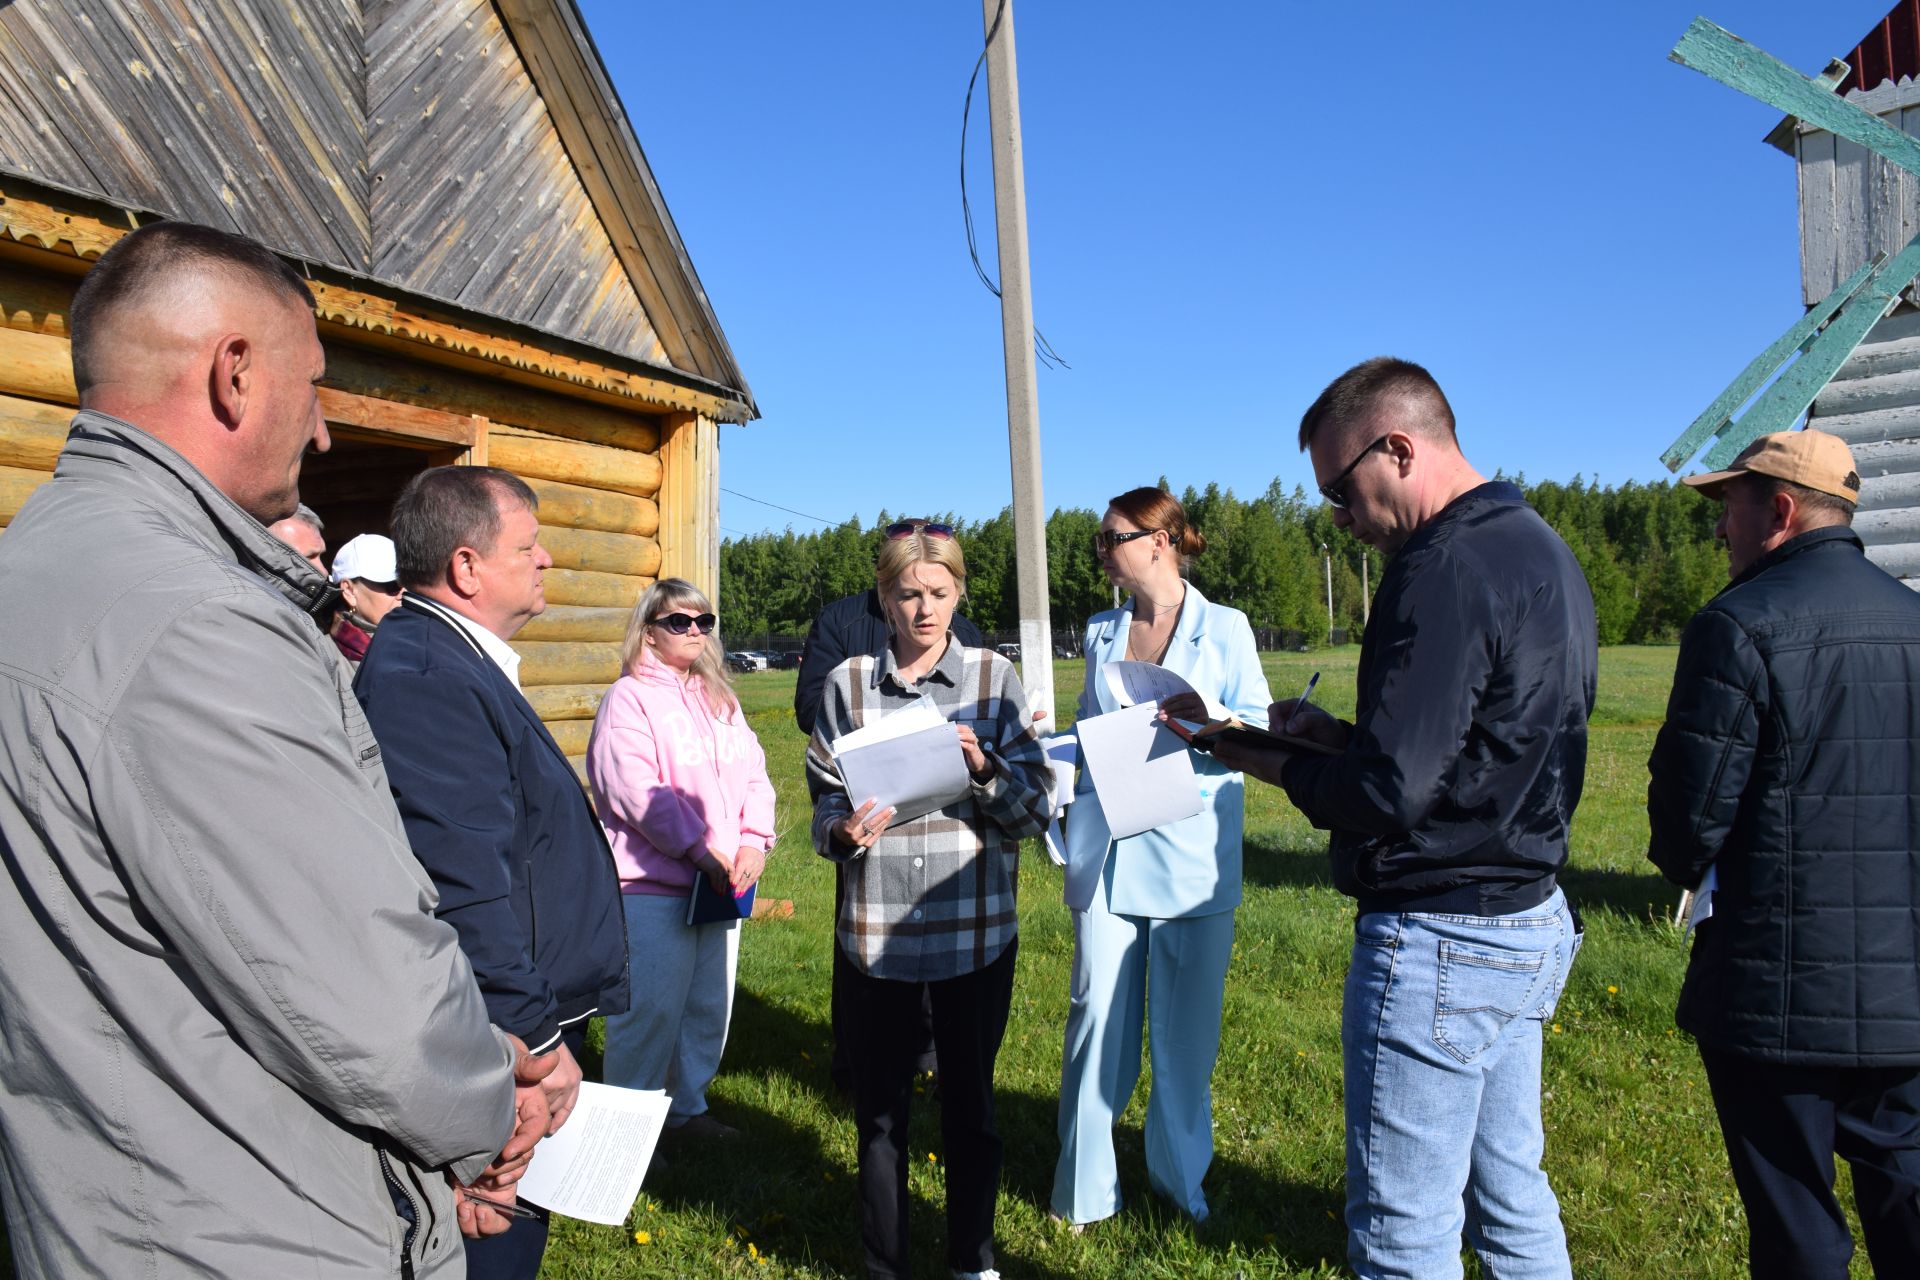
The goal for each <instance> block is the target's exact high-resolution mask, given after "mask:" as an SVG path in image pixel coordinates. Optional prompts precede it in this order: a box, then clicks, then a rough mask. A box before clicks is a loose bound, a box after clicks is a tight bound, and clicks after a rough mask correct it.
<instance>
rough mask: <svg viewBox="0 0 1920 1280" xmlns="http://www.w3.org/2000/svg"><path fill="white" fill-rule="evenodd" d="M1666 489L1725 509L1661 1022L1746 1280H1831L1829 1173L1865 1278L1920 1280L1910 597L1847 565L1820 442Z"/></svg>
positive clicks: (1662, 837) (1690, 643)
mask: <svg viewBox="0 0 1920 1280" xmlns="http://www.w3.org/2000/svg"><path fill="white" fill-rule="evenodd" d="M1686 483H1687V484H1689V485H1692V486H1694V487H1695V488H1697V489H1699V490H1700V491H1701V492H1702V493H1704V494H1706V495H1707V496H1708V497H1710V498H1714V499H1717V500H1718V501H1719V502H1720V504H1721V512H1720V521H1719V523H1718V524H1717V525H1716V526H1715V530H1714V531H1715V533H1716V534H1717V536H1719V537H1720V538H1721V539H1722V540H1723V541H1725V542H1726V544H1727V559H1728V563H1729V567H1730V569H1731V573H1732V579H1733V580H1732V582H1731V583H1729V584H1728V586H1727V587H1726V589H1725V590H1723V591H1721V592H1720V594H1719V595H1717V596H1715V597H1714V598H1713V599H1712V600H1710V601H1708V602H1707V605H1706V607H1705V608H1703V609H1701V610H1700V612H1699V613H1698V614H1696V615H1695V616H1694V618H1693V620H1692V622H1690V623H1689V624H1688V625H1687V630H1686V634H1685V635H1684V636H1683V637H1682V638H1681V641H1680V658H1679V664H1678V670H1677V672H1676V673H1675V676H1674V685H1673V695H1672V697H1671V699H1670V700H1669V702H1668V704H1667V722H1666V725H1665V726H1664V727H1663V728H1662V729H1661V730H1660V735H1659V738H1658V739H1657V740H1656V741H1655V743H1654V747H1653V756H1652V758H1651V759H1650V760H1649V761H1648V762H1647V768H1648V770H1649V771H1650V772H1651V774H1652V777H1653V780H1652V783H1651V785H1649V787H1648V789H1647V815H1648V818H1649V821H1650V824H1651V828H1652V841H1651V844H1650V847H1649V850H1648V857H1650V858H1651V859H1652V860H1653V862H1654V864H1655V865H1656V866H1658V867H1659V868H1660V870H1661V871H1662V872H1663V873H1664V874H1665V875H1666V876H1667V878H1668V879H1670V880H1672V881H1674V882H1675V883H1676V884H1679V885H1682V886H1684V887H1686V888H1689V889H1694V890H1696V892H1697V893H1698V895H1699V897H1700V898H1702V899H1708V900H1709V905H1710V910H1711V915H1710V916H1706V917H1705V918H1704V919H1701V916H1702V914H1703V913H1704V909H1702V910H1701V911H1696V919H1699V920H1700V923H1699V926H1698V929H1697V931H1696V933H1695V938H1694V946H1693V956H1692V959H1691V961H1690V962H1689V964H1688V966H1687V977H1686V983H1685V985H1684V986H1683V987H1682V988H1681V992H1680V1007H1679V1011H1678V1015H1677V1021H1678V1022H1679V1024H1680V1026H1681V1027H1682V1028H1684V1029H1685V1030H1687V1031H1689V1032H1691V1033H1692V1034H1693V1036H1694V1038H1695V1039H1696V1040H1697V1041H1698V1044H1699V1048H1700V1057H1701V1061H1702V1062H1703V1063H1704V1064H1705V1066H1706V1072H1707V1082H1708V1084H1709V1085H1710V1086H1711V1087H1712V1090H1713V1101H1714V1107H1715V1109H1716V1110H1717V1111H1718V1112H1719V1116H1720V1131H1721V1134H1722V1136H1723V1137H1724V1138H1725V1139H1726V1144H1727V1156H1728V1160H1729V1162H1730V1163H1731V1164H1732V1166H1733V1177H1734V1182H1735V1183H1736V1185H1738V1187H1739V1189H1740V1198H1741V1200H1742V1201H1743V1202H1744V1203H1745V1205H1746V1210H1747V1231H1748V1244H1749V1258H1750V1261H1749V1266H1750V1268H1751V1270H1752V1273H1753V1275H1755V1276H1782V1277H1784V1276H1795V1277H1814V1276H1818V1277H1826V1276H1833V1277H1844V1276H1845V1275H1846V1274H1847V1266H1848V1259H1849V1258H1850V1257H1851V1256H1852V1254H1853V1239H1852V1236H1851V1234H1850V1233H1849V1231H1848V1228H1847V1222H1846V1219H1845V1217H1844V1216H1843V1215H1842V1212H1841V1209H1840V1205H1839V1203H1838V1202H1837V1201H1836V1200H1835V1199H1834V1195H1833V1178H1834V1166H1833V1156H1834V1153H1835V1152H1838V1153H1839V1154H1840V1155H1842V1156H1844V1157H1845V1158H1846V1159H1847V1161H1848V1163H1849V1164H1851V1165H1852V1167H1853V1187H1854V1200H1855V1203H1856V1205H1857V1207H1858V1209H1859V1212H1860V1221H1861V1226H1862V1229H1863V1232H1864V1234H1865V1236H1866V1246H1867V1254H1868V1256H1869V1257H1870V1258H1871V1259H1872V1262H1873V1270H1874V1273H1875V1274H1876V1275H1880V1276H1914V1275H1920V926H1916V923H1915V922H1916V920H1920V593H1916V592H1913V591H1910V590H1908V589H1907V588H1906V587H1905V586H1904V585H1902V584H1901V583H1899V582H1897V581H1895V580H1894V579H1893V578H1891V577H1889V576H1888V575H1887V574H1886V573H1884V572H1882V571H1881V570H1880V569H1879V568H1877V567H1875V566H1874V565H1873V564H1872V563H1871V562H1869V561H1868V560H1867V558H1866V554H1865V550H1864V548H1863V547H1862V546H1861V543H1860V539H1859V538H1858V537H1856V536H1855V535H1854V533H1853V530H1852V529H1851V528H1850V525H1851V524H1852V521H1853V509H1854V505H1855V503H1856V502H1857V501H1858V499H1859V495H1860V476H1859V473H1858V471H1857V470H1856V469H1855V466H1854V461H1853V455H1852V454H1851V453H1850V452H1849V451H1848V449H1847V446H1846V444H1845V442H1843V441H1842V440H1840V439H1838V438H1837V437H1835V436H1831V435H1828V434H1826V433H1825V432H1822V431H1784V432H1780V433H1778V434H1776V435H1769V436H1762V437H1761V438H1760V439H1759V440H1756V441H1755V442H1754V443H1753V444H1752V445H1751V446H1749V447H1748V448H1747V449H1746V450H1745V451H1744V452H1742V453H1741V454H1740V456H1739V457H1738V458H1736V459H1735V460H1734V462H1733V465H1732V466H1731V467H1729V468H1728V469H1727V470H1725V471H1717V472H1714V473H1712V474H1709V475H1701V476H1690V477H1688V478H1687V480H1686Z"/></svg>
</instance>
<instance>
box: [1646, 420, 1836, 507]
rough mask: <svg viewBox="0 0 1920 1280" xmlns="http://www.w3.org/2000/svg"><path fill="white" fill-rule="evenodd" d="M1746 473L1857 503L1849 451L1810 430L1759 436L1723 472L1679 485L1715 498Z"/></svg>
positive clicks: (1818, 432) (1708, 474)
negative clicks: (1769, 477) (1801, 486)
mask: <svg viewBox="0 0 1920 1280" xmlns="http://www.w3.org/2000/svg"><path fill="white" fill-rule="evenodd" d="M1748 472H1753V473H1754V474H1756V475H1763V476H1772V477H1773V478H1774V479H1776V480H1786V481H1790V482H1791V483H1793V484H1798V485H1804V486H1806V487H1807V488H1809V489H1814V490H1817V491H1819V492H1821V493H1827V494H1832V495H1833V496H1834V497H1836V498H1844V499H1846V500H1847V501H1848V502H1858V501H1860V473H1859V472H1858V471H1857V470H1855V469H1854V465H1853V450H1851V449H1849V448H1847V442H1846V441H1845V440H1842V439H1841V438H1840V437H1839V436H1833V435H1828V434H1827V433H1826V432H1824V431H1814V430H1812V429H1808V430H1805V431H1776V432H1774V433H1773V434H1772V435H1770V436H1761V437H1760V438H1759V439H1758V440H1755V441H1754V442H1753V443H1752V444H1750V445H1748V446H1747V447H1746V448H1744V449H1742V450H1741V451H1740V456H1739V457H1737V458H1735V459H1734V460H1733V463H1732V464H1731V465H1730V466H1728V468H1727V469H1726V470H1725V471H1709V472H1707V473H1706V474H1705V475H1698V476H1686V477H1684V478H1683V479H1682V480H1681V483H1682V484H1689V485H1692V486H1693V487H1694V488H1696V489H1698V490H1699V491H1700V492H1701V493H1704V494H1705V495H1707V497H1709V498H1717V497H1719V496H1720V491H1721V489H1722V488H1723V487H1724V486H1725V485H1726V484H1727V482H1728V481H1729V480H1737V479H1739V478H1740V477H1741V476H1743V475H1746V474H1747V473H1748Z"/></svg>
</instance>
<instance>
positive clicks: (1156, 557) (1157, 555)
mask: <svg viewBox="0 0 1920 1280" xmlns="http://www.w3.org/2000/svg"><path fill="white" fill-rule="evenodd" d="M1153 562H1154V563H1155V564H1159V563H1160V553H1159V552H1158V551H1156V552H1154V553H1153Z"/></svg>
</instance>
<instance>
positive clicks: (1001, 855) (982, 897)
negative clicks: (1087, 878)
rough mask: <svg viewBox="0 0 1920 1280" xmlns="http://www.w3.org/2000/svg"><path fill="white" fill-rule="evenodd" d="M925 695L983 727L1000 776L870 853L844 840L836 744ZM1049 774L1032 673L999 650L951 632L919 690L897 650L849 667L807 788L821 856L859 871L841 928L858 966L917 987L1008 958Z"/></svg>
mask: <svg viewBox="0 0 1920 1280" xmlns="http://www.w3.org/2000/svg"><path fill="white" fill-rule="evenodd" d="M922 694H927V695H930V696H931V697H932V699H933V701H934V704H935V705H936V706H938V707H939V708H940V712H941V714H942V715H944V716H946V718H947V719H948V720H951V721H953V722H955V723H956V724H968V725H971V726H972V727H973V731H974V733H975V735H976V736H978V738H979V739H980V744H981V746H982V747H983V748H984V749H985V750H986V752H987V759H988V762H989V763H990V764H991V766H992V768H993V776H992V777H991V778H989V779H988V780H987V781H986V782H984V783H979V782H976V783H974V784H973V786H972V788H971V790H970V792H969V793H968V794H967V795H965V796H962V797H961V798H960V799H958V800H956V801H954V802H953V803H952V804H950V805H948V806H947V807H946V808H944V809H938V810H936V811H934V812H933V813H929V814H927V815H925V816H924V817H919V818H914V819H913V820H911V821H909V822H903V823H899V824H897V825H896V826H894V827H891V828H889V829H888V830H887V832H886V833H885V834H884V835H882V836H881V837H880V838H879V839H878V840H877V841H875V842H874V844H873V847H872V848H871V849H868V850H867V851H866V852H865V853H862V852H861V851H860V850H858V849H854V848H850V847H848V846H846V845H842V844H840V843H838V842H837V841H836V840H835V839H834V837H833V833H832V827H833V824H834V823H836V822H838V821H840V820H841V819H842V818H844V817H846V816H847V814H849V813H851V812H852V811H853V804H852V802H851V801H849V799H848V798H847V793H846V788H845V785H844V784H843V783H842V781H841V778H840V770H839V767H838V766H836V765H835V764H834V762H833V753H832V752H831V751H830V750H829V749H828V744H829V743H831V742H833V741H834V740H835V739H836V738H839V737H840V736H841V735H843V734H847V733H851V732H852V731H853V730H855V729H858V728H860V727H861V726H863V725H865V724H868V723H871V722H873V721H877V720H879V719H880V718H882V717H883V716H885V715H886V714H887V713H888V712H890V711H897V710H899V709H900V708H902V707H904V706H906V705H907V704H908V703H911V702H912V701H913V700H914V699H916V698H918V697H920V696H921V695H922ZM1048 777H1049V774H1048V770H1047V763H1046V757H1045V754H1044V753H1043V751H1042V750H1041V746H1040V740H1039V738H1038V737H1037V736H1036V735H1035V734H1034V731H1033V721H1032V719H1031V718H1030V717H1029V716H1028V714H1027V698H1026V694H1025V693H1024V692H1023V691H1022V690H1021V688H1020V677H1019V676H1018V675H1017V674H1016V673H1015V672H1014V669H1013V664H1012V663H1010V662H1008V661H1007V660H1006V659H1005V658H1003V657H1001V656H1000V655H999V654H997V653H994V652H993V651H991V650H989V649H969V648H965V647H963V646H962V645H961V644H960V643H959V642H958V641H957V640H954V639H952V637H951V635H949V638H948V643H947V651H946V652H945V653H944V654H942V655H941V656H940V661H939V662H938V663H937V664H936V665H935V666H934V668H933V670H931V671H929V672H928V673H927V674H926V675H925V676H924V677H923V678H921V679H920V680H919V681H917V682H915V683H911V684H907V683H903V682H902V681H901V680H900V678H899V676H898V672H897V667H896V665H895V663H894V660H893V653H892V651H891V650H890V649H885V650H882V651H881V652H880V653H879V654H878V655H877V656H870V655H861V656H858V657H853V658H849V659H847V660H846V661H845V662H843V663H841V664H840V665H839V666H837V667H835V668H834V669H833V674H831V675H829V676H828V677H827V686H826V690H825V693H824V696H823V697H822V698H821V702H820V713H819V715H818V717H817V718H816V719H815V721H814V727H813V741H812V742H810V743H809V744H807V787H808V789H809V790H810V791H811V792H812V793H813V847H814V848H815V849H817V850H819V851H820V853H821V854H823V855H824V856H826V857H828V858H831V859H832V860H833V861H835V862H839V863H841V864H843V865H844V867H845V893H844V894H843V895H842V899H841V907H840V919H839V921H838V922H837V925H836V930H835V932H836V936H837V938H838V940H839V944H840V949H841V950H842V951H843V952H845V953H846V955H847V958H848V959H850V960H852V961H853V963H854V965H855V966H857V967H858V968H859V969H860V970H861V971H862V972H864V973H867V974H870V975H872V976H873V977H876V978H892V979H897V980H900V981H905V982H938V981H940V980H942V979H945V978H957V977H959V976H960V975H962V974H966V973H972V972H974V971H975V970H977V969H983V968H985V967H986V966H987V965H989V964H992V963H993V962H994V960H996V959H998V958H999V956H1000V953H1001V952H1003V951H1005V950H1006V949H1007V944H1008V943H1010V942H1012V941H1013V939H1014V935H1015V934H1016V933H1017V932H1018V930H1019V921H1018V919H1017V918H1016V917H1015V914H1014V888H1015V880H1016V878H1017V870H1018V866H1019V858H1020V840H1021V838H1022V837H1024V836H1034V835H1039V834H1040V833H1041V831H1043V830H1045V828H1046V825H1047V815H1048V813H1049V800H1048V795H1047V782H1048ZM860 798H861V799H862V800H865V799H866V797H865V796H862V797H860Z"/></svg>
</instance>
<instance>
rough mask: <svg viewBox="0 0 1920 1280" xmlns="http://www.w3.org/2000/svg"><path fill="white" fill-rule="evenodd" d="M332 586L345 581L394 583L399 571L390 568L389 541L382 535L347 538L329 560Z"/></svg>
mask: <svg viewBox="0 0 1920 1280" xmlns="http://www.w3.org/2000/svg"><path fill="white" fill-rule="evenodd" d="M331 576H332V578H333V581H334V585H336V586H338V585H339V584H340V583H342V582H344V581H346V580H347V579H348V578H358V579H360V580H361V581H362V582H379V583H387V582H398V581H400V570H399V569H398V568H397V567H396V566H395V564H394V555H393V539H392V538H389V537H387V536H386V535H385V534H384V533H363V534H361V535H359V536H358V537H355V538H349V539H348V540H347V545H345V546H344V547H341V548H340V550H339V551H337V552H336V553H335V554H334V557H333V573H332V575H331Z"/></svg>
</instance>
